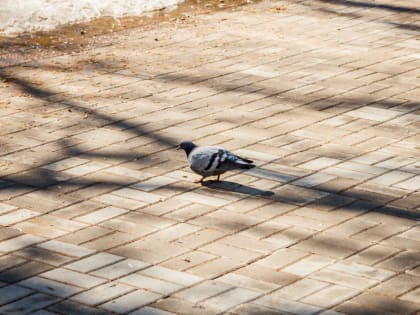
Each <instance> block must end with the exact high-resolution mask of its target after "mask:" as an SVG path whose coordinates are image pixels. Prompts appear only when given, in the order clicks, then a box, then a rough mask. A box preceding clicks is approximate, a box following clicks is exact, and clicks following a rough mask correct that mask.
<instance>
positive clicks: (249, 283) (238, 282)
mask: <svg viewBox="0 0 420 315" xmlns="http://www.w3.org/2000/svg"><path fill="white" fill-rule="evenodd" d="M218 280H220V281H223V282H225V283H226V284H229V285H234V286H236V287H240V288H245V289H249V290H252V291H256V292H262V293H264V292H269V291H273V290H274V289H277V288H278V285H276V284H273V283H270V282H267V281H261V280H256V279H253V278H250V277H247V276H244V275H240V274H236V273H228V274H225V275H224V276H222V277H220V278H218Z"/></svg>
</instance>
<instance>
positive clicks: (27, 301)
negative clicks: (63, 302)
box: [0, 293, 59, 314]
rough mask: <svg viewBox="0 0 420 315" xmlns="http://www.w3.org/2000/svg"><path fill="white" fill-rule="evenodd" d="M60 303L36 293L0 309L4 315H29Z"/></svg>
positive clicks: (53, 298)
mask: <svg viewBox="0 0 420 315" xmlns="http://www.w3.org/2000/svg"><path fill="white" fill-rule="evenodd" d="M57 301H59V299H58V298H56V297H52V296H50V295H45V294H42V293H36V294H33V295H30V296H28V297H25V298H23V299H21V300H18V301H16V302H13V303H10V304H7V305H4V306H2V307H0V312H2V313H3V314H28V313H31V312H34V311H36V310H39V309H41V308H44V307H47V306H48V305H51V304H54V303H56V302H57Z"/></svg>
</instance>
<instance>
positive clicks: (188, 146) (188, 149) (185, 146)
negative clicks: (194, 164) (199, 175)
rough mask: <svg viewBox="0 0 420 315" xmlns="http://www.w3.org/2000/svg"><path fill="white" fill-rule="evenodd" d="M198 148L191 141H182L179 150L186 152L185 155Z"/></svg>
mask: <svg viewBox="0 0 420 315" xmlns="http://www.w3.org/2000/svg"><path fill="white" fill-rule="evenodd" d="M195 147H196V145H195V144H194V143H192V142H191V141H182V142H181V143H180V144H179V145H178V147H177V150H180V149H182V150H184V151H185V153H187V155H188V154H190V152H191V151H192V150H193V149H194V148H195Z"/></svg>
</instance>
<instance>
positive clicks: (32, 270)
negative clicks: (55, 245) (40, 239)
mask: <svg viewBox="0 0 420 315" xmlns="http://www.w3.org/2000/svg"><path fill="white" fill-rule="evenodd" d="M51 268H52V266H50V265H47V264H43V263H40V262H37V261H28V262H27V263H24V264H21V265H18V266H16V267H13V268H10V269H7V270H4V271H2V272H1V273H0V281H5V282H9V283H12V282H17V281H19V280H22V279H25V278H29V277H32V276H34V275H37V274H40V273H41V272H44V271H46V270H49V269H51Z"/></svg>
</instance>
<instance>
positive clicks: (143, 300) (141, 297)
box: [100, 290, 162, 314]
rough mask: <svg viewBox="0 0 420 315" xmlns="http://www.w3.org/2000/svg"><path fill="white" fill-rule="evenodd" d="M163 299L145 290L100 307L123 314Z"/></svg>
mask: <svg viewBox="0 0 420 315" xmlns="http://www.w3.org/2000/svg"><path fill="white" fill-rule="evenodd" d="M161 297H162V296H161V295H160V294H157V293H153V292H149V291H145V290H136V291H134V292H131V293H128V294H125V295H123V296H121V297H119V298H117V299H115V300H112V301H109V302H107V303H105V304H102V305H101V306H100V307H101V308H103V309H105V310H108V311H111V312H115V313H118V314H123V313H127V312H130V311H132V310H134V309H136V308H140V307H142V306H145V305H148V304H151V303H153V302H154V301H156V300H158V299H160V298H161Z"/></svg>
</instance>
